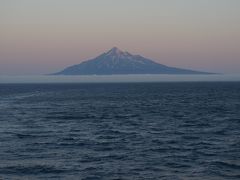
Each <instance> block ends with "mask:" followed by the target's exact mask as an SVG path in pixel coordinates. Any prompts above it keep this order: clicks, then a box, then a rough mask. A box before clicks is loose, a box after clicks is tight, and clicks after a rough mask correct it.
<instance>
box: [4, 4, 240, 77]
mask: <svg viewBox="0 0 240 180" xmlns="http://www.w3.org/2000/svg"><path fill="white" fill-rule="evenodd" d="M115 46H116V47H118V48H120V49H122V50H123V51H128V52H130V53H133V54H140V55H142V56H144V57H147V58H150V59H152V60H155V61H156V62H159V63H162V64H165V65H169V66H175V67H180V68H190V69H194V70H201V71H208V72H219V73H240V1H239V0H121V1H120V0H0V75H34V74H36V75H37V74H48V73H53V72H57V71H59V70H61V69H63V68H65V67H67V66H70V65H73V64H79V63H80V62H82V61H84V60H88V59H92V58H94V57H96V56H98V55H99V54H101V53H103V52H106V51H108V50H109V49H111V48H112V47H115Z"/></svg>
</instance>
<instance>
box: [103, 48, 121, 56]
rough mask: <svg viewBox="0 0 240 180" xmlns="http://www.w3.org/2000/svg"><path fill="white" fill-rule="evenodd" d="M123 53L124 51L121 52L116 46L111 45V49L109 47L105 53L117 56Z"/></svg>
mask: <svg viewBox="0 0 240 180" xmlns="http://www.w3.org/2000/svg"><path fill="white" fill-rule="evenodd" d="M123 54H125V52H123V51H122V50H120V49H119V48H117V47H113V48H112V49H110V50H109V51H108V52H107V55H115V56H119V55H123Z"/></svg>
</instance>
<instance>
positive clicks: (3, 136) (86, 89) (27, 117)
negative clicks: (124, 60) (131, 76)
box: [0, 82, 240, 180]
mask: <svg viewBox="0 0 240 180" xmlns="http://www.w3.org/2000/svg"><path fill="white" fill-rule="evenodd" d="M0 179H3V180H8V179H9V180H15V179H24V180H26V179H69V180H70V179H71V180H72V179H73V180H74V179H83V180H117V179H118V180H120V179H122V180H142V179H143V180H145V179H146V180H155V179H164V180H170V179H171V180H178V179H179V180H180V179H183V180H185V179H186V180H188V179H189V180H192V179H193V180H195V179H196V180H198V179H199V180H200V179H213V180H215V179H216V180H221V179H231V180H233V179H240V82H185V83H183V82H178V83H173V82H172V83H95V84H93V83H92V84H87V83H78V84H77V83H75V84H71V83H67V84H63V83H59V84H31V83H28V84H0Z"/></svg>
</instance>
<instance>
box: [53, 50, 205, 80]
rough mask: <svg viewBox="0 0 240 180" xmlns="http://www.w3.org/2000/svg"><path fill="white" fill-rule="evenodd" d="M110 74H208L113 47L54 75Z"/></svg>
mask: <svg viewBox="0 0 240 180" xmlns="http://www.w3.org/2000/svg"><path fill="white" fill-rule="evenodd" d="M112 74H210V73H206V72H200V71H194V70H189V69H180V68H175V67H169V66H165V65H163V64H159V63H157V62H154V61H152V60H150V59H147V58H144V57H142V56H140V55H132V54H130V53H128V52H123V51H121V50H119V49H118V48H116V47H114V48H112V49H111V50H109V51H108V52H106V53H103V54H101V55H99V56H98V57H96V58H94V59H91V60H87V61H84V62H82V63H80V64H77V65H73V66H70V67H67V68H66V69H64V70H62V71H60V72H57V73H54V75H112Z"/></svg>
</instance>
